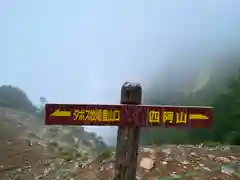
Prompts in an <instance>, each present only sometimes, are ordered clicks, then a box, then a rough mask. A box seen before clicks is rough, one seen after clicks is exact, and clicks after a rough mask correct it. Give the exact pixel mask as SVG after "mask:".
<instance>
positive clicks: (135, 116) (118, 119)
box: [45, 104, 212, 128]
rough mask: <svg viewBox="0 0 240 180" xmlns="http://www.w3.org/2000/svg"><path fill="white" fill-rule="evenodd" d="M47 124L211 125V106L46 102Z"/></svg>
mask: <svg viewBox="0 0 240 180" xmlns="http://www.w3.org/2000/svg"><path fill="white" fill-rule="evenodd" d="M45 112H46V113H45V116H46V118H45V119H46V124H47V125H95V126H128V125H133V124H135V125H136V126H140V127H151V126H166V127H174V126H180V127H192V128H209V127H210V126H211V124H212V108H211V107H187V106H144V105H123V104H121V105H95V104H82V105H81V104H79V105H73V104H46V109H45Z"/></svg>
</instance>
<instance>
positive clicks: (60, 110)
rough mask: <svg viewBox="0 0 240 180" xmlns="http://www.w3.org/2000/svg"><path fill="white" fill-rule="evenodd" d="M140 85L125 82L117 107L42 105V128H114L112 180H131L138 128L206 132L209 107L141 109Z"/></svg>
mask: <svg viewBox="0 0 240 180" xmlns="http://www.w3.org/2000/svg"><path fill="white" fill-rule="evenodd" d="M141 102H142V88H141V86H140V84H135V83H129V82H126V83H124V84H123V86H122V90H121V104H119V105H99V104H46V106H45V123H46V125H96V126H118V135H117V149H116V164H115V176H114V180H135V179H136V168H137V156H138V147H139V134H140V128H141V127H153V126H160V127H161V126H162V127H186V128H209V127H211V124H212V108H211V107H196V106H192V107H186V106H146V105H141Z"/></svg>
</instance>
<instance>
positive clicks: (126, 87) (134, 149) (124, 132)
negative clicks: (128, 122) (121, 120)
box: [114, 82, 142, 180]
mask: <svg viewBox="0 0 240 180" xmlns="http://www.w3.org/2000/svg"><path fill="white" fill-rule="evenodd" d="M141 102H142V88H141V86H140V84H134V83H129V82H126V83H124V84H123V86H122V89H121V104H134V105H139V104H141ZM133 121H134V119H133ZM139 133H140V127H139V126H136V123H132V126H119V127H118V134H117V150H116V165H115V175H114V180H135V179H136V169H137V158H138V147H139Z"/></svg>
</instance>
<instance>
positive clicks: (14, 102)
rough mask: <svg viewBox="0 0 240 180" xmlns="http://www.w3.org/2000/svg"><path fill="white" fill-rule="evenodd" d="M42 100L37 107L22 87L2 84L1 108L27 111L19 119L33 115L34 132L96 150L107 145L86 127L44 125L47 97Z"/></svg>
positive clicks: (42, 136) (43, 136) (0, 92)
mask: <svg viewBox="0 0 240 180" xmlns="http://www.w3.org/2000/svg"><path fill="white" fill-rule="evenodd" d="M40 101H41V103H42V107H36V106H34V105H33V103H32V102H31V101H30V100H29V98H28V96H27V94H26V93H25V92H24V91H22V90H21V89H19V88H17V87H13V86H11V85H3V86H0V108H3V107H7V108H9V110H8V111H9V112H15V110H17V111H19V113H17V114H21V113H25V115H24V118H23V117H22V116H20V115H19V117H16V118H18V121H22V122H24V121H26V117H28V116H32V117H33V119H34V121H35V123H34V122H33V123H32V125H31V127H29V129H31V130H32V131H33V132H34V131H35V132H34V134H35V133H36V132H38V133H39V134H41V138H44V139H51V140H54V141H59V142H62V144H64V143H65V144H66V143H67V144H68V145H71V146H84V145H85V146H89V147H94V148H95V150H96V149H104V148H106V147H107V146H106V144H105V143H104V141H103V139H102V138H101V137H98V136H97V135H96V134H95V133H93V132H92V133H89V132H86V131H85V130H84V127H72V126H51V127H46V126H44V119H43V118H44V108H43V103H45V102H46V99H45V98H44V97H41V98H40ZM5 109H6V108H5ZM11 109H12V110H11ZM13 110H14V111H13ZM0 118H2V116H0ZM34 126H36V127H34ZM33 129H34V130H33ZM66 134H67V135H66ZM35 135H36V134H35ZM76 138H77V139H79V140H78V142H74V141H76Z"/></svg>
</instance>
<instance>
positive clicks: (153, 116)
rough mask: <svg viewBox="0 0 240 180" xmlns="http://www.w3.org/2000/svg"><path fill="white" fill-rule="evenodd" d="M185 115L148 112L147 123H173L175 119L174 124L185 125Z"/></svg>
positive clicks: (171, 112) (181, 113) (180, 113)
mask: <svg viewBox="0 0 240 180" xmlns="http://www.w3.org/2000/svg"><path fill="white" fill-rule="evenodd" d="M187 117H188V116H187V113H185V112H173V111H163V112H162V113H161V112H160V111H154V110H151V111H149V112H148V117H147V119H148V122H149V123H161V122H162V123H166V122H169V123H173V121H174V119H176V124H187Z"/></svg>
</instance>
